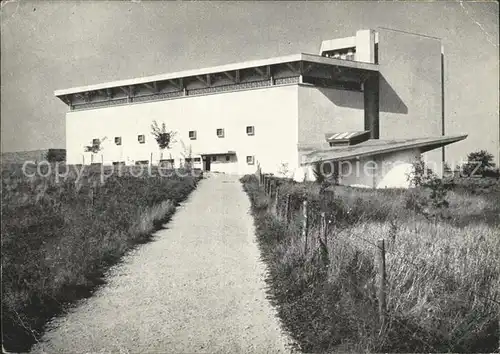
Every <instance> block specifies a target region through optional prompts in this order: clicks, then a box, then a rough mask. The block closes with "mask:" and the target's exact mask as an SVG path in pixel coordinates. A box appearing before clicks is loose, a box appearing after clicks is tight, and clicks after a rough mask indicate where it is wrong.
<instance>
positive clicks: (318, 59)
mask: <svg viewBox="0 0 500 354" xmlns="http://www.w3.org/2000/svg"><path fill="white" fill-rule="evenodd" d="M294 61H308V62H313V63H317V64H326V65H339V66H344V67H350V68H354V69H360V70H369V71H378V65H377V64H371V63H364V62H356V61H350V60H342V59H333V58H326V57H322V56H320V55H315V54H305V53H299V54H292V55H287V56H281V57H273V58H267V59H258V60H251V61H245V62H238V63H231V64H225V65H219V66H212V67H207V68H202V69H192V70H184V71H178V72H172V73H166V74H159V75H153V76H144V77H140V78H133V79H126V80H118V81H109V82H104V83H100V84H93V85H86V86H79V87H72V88H67V89H60V90H55V91H54V96H56V97H60V96H64V95H71V94H75V93H82V92H88V91H96V90H104V89H107V88H111V87H120V86H130V85H139V84H145V83H150V82H155V81H164V80H172V79H178V78H182V77H189V76H196V75H206V74H210V73H217V72H223V71H232V70H241V69H246V68H252V67H259V66H265V65H275V64H281V63H287V62H294Z"/></svg>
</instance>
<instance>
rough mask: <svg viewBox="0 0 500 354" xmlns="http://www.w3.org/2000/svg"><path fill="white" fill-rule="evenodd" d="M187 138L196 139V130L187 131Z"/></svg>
mask: <svg viewBox="0 0 500 354" xmlns="http://www.w3.org/2000/svg"><path fill="white" fill-rule="evenodd" d="M189 139H191V140H196V130H190V131H189Z"/></svg>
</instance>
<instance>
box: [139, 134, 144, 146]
mask: <svg viewBox="0 0 500 354" xmlns="http://www.w3.org/2000/svg"><path fill="white" fill-rule="evenodd" d="M137 140H138V141H139V143H140V144H144V143H145V142H146V137H145V136H144V134H141V135H137Z"/></svg>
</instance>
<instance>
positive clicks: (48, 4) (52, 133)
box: [1, 0, 500, 160]
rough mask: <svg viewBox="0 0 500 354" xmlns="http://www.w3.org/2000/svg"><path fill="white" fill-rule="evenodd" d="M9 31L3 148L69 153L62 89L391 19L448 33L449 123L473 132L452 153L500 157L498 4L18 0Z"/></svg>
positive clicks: (313, 45) (228, 58)
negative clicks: (59, 93) (57, 93)
mask: <svg viewBox="0 0 500 354" xmlns="http://www.w3.org/2000/svg"><path fill="white" fill-rule="evenodd" d="M1 26H2V27H1V28H2V34H1V50H2V51H1V55H2V57H1V114H2V116H1V118H2V123H1V137H2V144H1V147H2V151H19V150H33V149H44V148H64V146H65V112H66V111H67V107H66V106H65V105H64V104H63V103H62V102H60V101H59V100H58V99H57V98H55V97H54V95H53V92H54V90H56V89H63V88H69V87H74V86H83V85H88V84H95V83H101V82H106V81H113V80H120V79H127V78H134V77H138V76H145V75H154V74H159V73H167V72H172V71H181V70H187V69H194V68H201V67H207V66H213V65H220V64H226V63H231V62H239V61H246V60H252V59H264V58H268V57H274V56H281V55H287V54H294V53H299V52H305V53H314V54H316V53H317V52H318V50H319V46H320V43H321V40H324V39H332V38H336V37H345V36H352V35H354V33H355V31H356V30H358V29H363V28H364V29H366V28H375V27H377V26H382V27H389V28H393V29H399V30H404V31H410V32H416V33H420V34H426V35H430V36H435V37H440V38H441V39H442V42H443V45H444V48H445V58H446V59H445V60H446V62H445V65H446V69H447V70H446V73H445V80H446V81H445V85H446V96H445V99H446V105H445V107H446V130H447V133H448V134H455V133H457V134H458V133H468V134H469V138H468V139H466V140H465V141H463V142H460V143H457V144H455V145H454V146H451V147H450V148H449V150H448V152H449V153H448V156H449V157H450V158H451V159H454V160H458V159H459V158H461V157H463V156H465V155H466V154H467V153H468V152H470V151H472V150H478V149H487V150H489V151H491V152H492V153H494V154H495V155H496V156H498V154H499V151H498V150H499V146H498V140H499V134H500V132H499V118H498V93H499V92H498V91H499V69H498V67H499V65H498V60H499V58H498V50H499V48H498V3H497V2H483V3H481V2H474V3H473V2H359V1H356V2H326V1H324V2H299V1H294V2H284V1H280V2H252V1H246V2H167V1H165V2H159V1H157V2H153V1H152V2H146V1H138V0H136V1H126V2H125V1H124V2H120V1H102V0H99V1H65V2H62V1H43V2H42V1H28V0H19V1H11V2H7V3H5V2H4V1H2V10H1ZM497 159H498V157H497Z"/></svg>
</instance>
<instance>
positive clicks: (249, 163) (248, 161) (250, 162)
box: [247, 156, 254, 165]
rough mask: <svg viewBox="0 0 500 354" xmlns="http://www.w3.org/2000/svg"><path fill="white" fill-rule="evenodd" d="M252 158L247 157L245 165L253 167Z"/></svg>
mask: <svg viewBox="0 0 500 354" xmlns="http://www.w3.org/2000/svg"><path fill="white" fill-rule="evenodd" d="M253 160H254V158H253V156H247V164H248V165H253V164H254V161H253Z"/></svg>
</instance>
